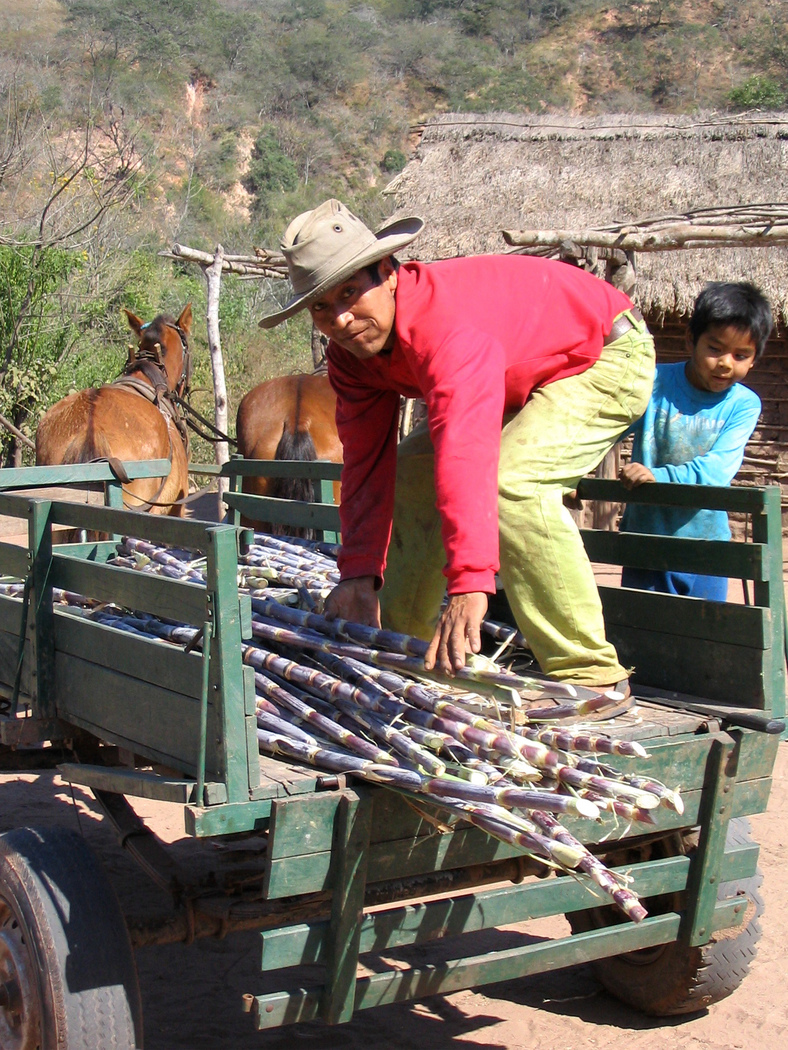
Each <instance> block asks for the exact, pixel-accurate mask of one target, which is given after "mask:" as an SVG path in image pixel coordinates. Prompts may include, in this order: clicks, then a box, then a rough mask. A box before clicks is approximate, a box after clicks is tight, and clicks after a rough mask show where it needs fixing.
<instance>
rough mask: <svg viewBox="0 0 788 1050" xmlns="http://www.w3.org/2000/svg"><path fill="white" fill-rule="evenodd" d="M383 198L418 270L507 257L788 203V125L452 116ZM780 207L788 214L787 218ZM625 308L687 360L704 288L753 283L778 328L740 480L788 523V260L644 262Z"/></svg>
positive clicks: (667, 350)
mask: <svg viewBox="0 0 788 1050" xmlns="http://www.w3.org/2000/svg"><path fill="white" fill-rule="evenodd" d="M420 131H421V138H420V141H419V145H418V147H417V150H416V154H415V157H414V158H413V160H411V161H410V163H409V164H408V165H407V167H406V168H405V169H404V170H403V171H402V172H401V173H400V174H399V175H398V176H397V177H396V178H395V179H394V180H393V182H392V183H390V184H389V186H388V187H387V189H386V192H387V193H388V194H391V195H392V196H393V197H394V200H395V203H396V214H397V215H404V214H418V215H420V216H421V217H422V218H424V219H425V220H426V227H425V230H424V232H423V233H422V235H421V236H420V237H419V239H418V240H417V241H416V242H415V244H414V245H413V246H412V249H411V251H412V255H413V257H418V258H420V259H424V260H432V259H440V258H449V257H453V256H457V255H478V254H484V253H488V252H501V251H509V250H511V249H508V248H506V246H505V244H504V241H503V239H502V237H501V231H502V230H504V229H506V230H518V229H532V230H534V229H538V230H551V229H563V230H583V229H586V228H589V227H596V228H599V227H603V226H606V225H610V224H620V223H629V222H637V221H639V220H643V219H645V218H648V217H653V216H658V215H677V216H681V215H684V214H685V213H686V212H688V211H693V210H697V209H700V208H711V207H720V206H724V207H733V206H736V205H743V204H757V203H774V202H780V201H785V200H786V198H787V197H788V194H787V193H786V189H787V187H788V182H787V180H786V174H788V113H781V114H769V115H767V116H765V115H758V116H755V117H753V116H747V117H719V116H715V115H708V116H695V117H688V116H685V117H679V116H672V117H669V118H665V117H654V116H631V115H613V116H606V117H597V118H579V117H578V118H572V117H560V118H559V117H555V116H551V117H537V118H524V117H516V116H508V115H497V116H490V115H485V116H480V117H476V116H473V115H469V114H459V115H446V116H445V117H442V118H439V119H437V120H435V121H434V122H431V123H429V124H427V125H425V126H423V128H421V129H420ZM786 207H788V205H787V206H786ZM636 270H637V284H636V289H635V292H634V293H633V298H635V299H636V301H637V302H638V304H639V305H640V307H641V309H642V310H643V312H644V314H645V316H646V318H647V320H648V322H649V325H650V327H651V329H652V331H653V332H654V333H655V336H656V340H657V357H658V360H662V361H668V360H677V359H678V358H679V357H680V356H681V355H682V354H683V352H684V351H683V338H684V329H685V325H686V320H687V317H688V316H689V313H690V311H691V308H692V304H693V302H694V300H695V297H696V295H697V294H698V292H699V291H700V290H701V288H702V287H703V285H704V283H705V282H706V281H709V280H750V281H753V282H754V283H755V284H757V285H759V286H760V287H761V288H762V289H763V291H764V292H765V293H766V294H767V295H768V296H769V298H770V300H771V302H772V305H773V308H774V312H775V317H776V319H777V320H778V326H777V329H776V332H775V335H774V337H773V338H772V340H771V341H770V343H769V346H768V348H767V353H766V355H765V356H764V358H763V360H761V361H759V362H758V364H757V365H756V367H755V369H754V370H753V371H752V372H751V374H750V377H748V385H749V386H752V387H753V389H754V390H756V392H757V393H758V394H759V396H760V397H761V400H762V402H763V413H762V416H761V420H760V423H759V426H758V428H757V430H756V431H755V434H754V435H753V438H752V440H751V441H750V443H749V445H748V448H747V453H746V456H745V462H744V465H743V467H742V471H741V472H740V475H739V480H740V481H742V482H744V483H749V484H767V483H777V484H780V485H781V486H782V488H783V506H784V508H785V511H786V515H785V517H784V520H786V522H787V523H788V340H787V339H786V327H787V326H788V247H782V246H772V247H768V248H764V247H757V248H743V247H736V248H713V249H709V248H703V249H686V250H674V251H669V252H660V253H638V254H637V256H636Z"/></svg>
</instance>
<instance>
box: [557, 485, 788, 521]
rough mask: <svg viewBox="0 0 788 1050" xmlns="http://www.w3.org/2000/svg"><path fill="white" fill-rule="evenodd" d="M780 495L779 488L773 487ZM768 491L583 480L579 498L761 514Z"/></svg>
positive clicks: (741, 487) (579, 486) (738, 486)
mask: <svg viewBox="0 0 788 1050" xmlns="http://www.w3.org/2000/svg"><path fill="white" fill-rule="evenodd" d="M772 488H774V489H775V490H776V491H777V492H778V493H779V488H778V487H777V486H772ZM767 492H769V488H755V487H750V486H745V485H732V486H730V487H729V488H728V487H718V486H715V485H675V484H671V483H669V482H652V483H651V484H649V485H641V486H639V487H638V488H636V489H632V490H630V489H625V488H624V486H623V485H622V484H621V482H620V481H611V480H607V479H602V478H583V479H582V480H581V481H580V484H579V485H578V488H577V494H578V496H579V497H580V499H601V500H609V501H610V502H611V503H647V504H649V505H652V506H653V505H654V504H660V505H662V506H666V507H698V508H706V509H708V510H729V511H745V512H751V513H752V512H756V513H757V512H758V511H759V510H760V509H761V508H762V507H765V506H766V504H767V501H768V499H769V497H768V496H767V495H766V493H767Z"/></svg>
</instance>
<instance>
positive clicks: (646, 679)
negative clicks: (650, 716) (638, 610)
mask: <svg viewBox="0 0 788 1050" xmlns="http://www.w3.org/2000/svg"><path fill="white" fill-rule="evenodd" d="M607 636H608V640H609V641H610V642H611V643H612V644H613V645H614V646H615V647H616V651H617V652H618V658H619V660H620V661H621V663H622V664H623V665H624V666H625V667H634V668H635V672H634V675H633V681H634V682H635V683H637V682H638V681H641V682H643V684H644V685H650V686H654V687H657V688H664V689H670V688H671V687H672V686H673V685H674V684H675V683H676V682H681V683H682V686H683V687H684V689H685V690H686V692H688V693H692V694H694V695H695V696H704V697H708V698H709V699H712V700H718V701H720V702H721V703H728V704H730V705H731V706H733V707H752V708H757V709H759V710H763V709H764V701H765V691H764V677H765V655H766V654H768V652H769V650H759V649H748V648H746V647H745V646H741V645H731V644H728V643H724V642H710V641H702V640H699V639H698V640H696V641H695V643H694V644H693V645H692V646H686V645H682V644H681V641H680V639H679V640H677V638H676V635H674V634H668V633H666V632H658V631H651V630H640V629H638V628H635V627H627V626H626V625H625V624H610V625H609V628H608V631H607Z"/></svg>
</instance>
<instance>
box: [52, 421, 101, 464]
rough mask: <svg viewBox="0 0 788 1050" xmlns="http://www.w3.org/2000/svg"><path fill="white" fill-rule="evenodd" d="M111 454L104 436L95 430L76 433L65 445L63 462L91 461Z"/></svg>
mask: <svg viewBox="0 0 788 1050" xmlns="http://www.w3.org/2000/svg"><path fill="white" fill-rule="evenodd" d="M111 455H112V450H111V449H110V447H109V444H108V442H107V439H106V437H105V436H104V435H103V434H102V433H100V432H98V433H97V432H96V431H95V430H92V429H90V430H88V431H87V433H84V434H78V435H77V436H76V437H74V438H72V440H71V441H70V442H69V443H68V445H67V446H66V448H65V450H64V452H63V458H62V462H63V463H93V462H94V461H95V460H97V459H108V458H109V457H110V456H111Z"/></svg>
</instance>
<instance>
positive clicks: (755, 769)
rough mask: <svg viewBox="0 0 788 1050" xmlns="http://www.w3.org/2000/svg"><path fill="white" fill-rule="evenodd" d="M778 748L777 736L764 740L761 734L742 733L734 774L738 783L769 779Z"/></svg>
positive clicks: (778, 740)
mask: <svg viewBox="0 0 788 1050" xmlns="http://www.w3.org/2000/svg"><path fill="white" fill-rule="evenodd" d="M779 746H780V739H779V737H777V736H771V735H770V736H768V737H767V738H766V739H764V736H763V733H748V732H743V733H742V735H741V747H740V749H739V766H738V771H737V774H736V776H737V779H738V781H739V782H741V781H743V780H758V779H761V778H763V777H771V775H772V770H773V769H774V763H775V762H776V760H777V749H778V747H779Z"/></svg>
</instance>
